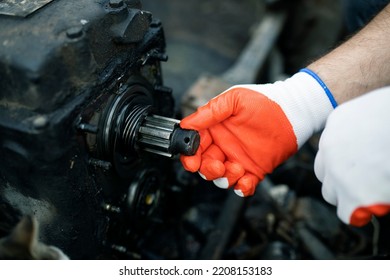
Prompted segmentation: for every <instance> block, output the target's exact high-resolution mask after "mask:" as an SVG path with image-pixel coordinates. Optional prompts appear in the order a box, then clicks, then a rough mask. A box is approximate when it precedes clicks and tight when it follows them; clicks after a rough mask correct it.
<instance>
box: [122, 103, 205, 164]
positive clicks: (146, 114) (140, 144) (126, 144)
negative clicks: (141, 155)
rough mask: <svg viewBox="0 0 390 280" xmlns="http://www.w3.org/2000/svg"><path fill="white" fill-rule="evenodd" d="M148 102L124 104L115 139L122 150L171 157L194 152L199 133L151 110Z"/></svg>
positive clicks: (124, 152)
mask: <svg viewBox="0 0 390 280" xmlns="http://www.w3.org/2000/svg"><path fill="white" fill-rule="evenodd" d="M151 111H152V107H151V106H141V105H137V106H134V107H132V108H126V110H123V111H122V113H121V116H119V120H120V121H119V122H118V124H119V125H118V127H117V129H116V135H117V136H116V141H115V143H117V144H118V145H119V147H122V148H121V149H120V150H121V151H123V154H125V155H126V154H130V153H132V151H140V150H141V151H147V152H150V153H154V154H158V155H162V156H166V157H173V156H174V155H176V154H183V155H194V154H195V153H196V151H197V149H198V147H199V142H200V137H199V133H198V132H197V131H195V130H187V129H182V128H180V126H179V123H180V121H179V120H176V119H171V118H167V117H162V116H158V115H154V114H152V113H151Z"/></svg>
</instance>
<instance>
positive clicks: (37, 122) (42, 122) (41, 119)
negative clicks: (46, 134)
mask: <svg viewBox="0 0 390 280" xmlns="http://www.w3.org/2000/svg"><path fill="white" fill-rule="evenodd" d="M48 122H49V120H48V119H47V117H45V116H38V117H36V118H35V119H34V120H33V123H32V124H33V126H34V128H35V129H42V128H44V127H46V126H47V124H48Z"/></svg>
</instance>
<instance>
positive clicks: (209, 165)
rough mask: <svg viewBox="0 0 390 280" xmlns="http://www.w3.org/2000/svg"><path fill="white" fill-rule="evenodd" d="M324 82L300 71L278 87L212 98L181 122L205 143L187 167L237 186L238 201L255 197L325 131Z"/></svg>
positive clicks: (243, 88)
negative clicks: (273, 175)
mask: <svg viewBox="0 0 390 280" xmlns="http://www.w3.org/2000/svg"><path fill="white" fill-rule="evenodd" d="M306 71H308V70H306ZM321 83H322V82H321V81H320V80H319V78H318V77H317V76H316V75H315V74H314V73H312V72H311V71H308V72H299V73H297V74H295V75H294V76H293V77H291V78H290V79H287V80H286V81H283V82H276V83H274V84H266V85H240V86H235V87H232V88H230V89H228V90H227V91H225V92H223V93H222V94H220V95H219V96H217V97H215V98H213V99H212V100H210V101H209V103H207V104H206V105H204V106H202V107H200V108H198V110H197V112H195V113H194V114H192V115H190V116H188V117H186V118H184V119H183V120H182V121H181V124H180V125H181V127H182V128H185V129H195V130H198V131H199V133H200V138H201V142H200V147H199V149H198V151H197V153H196V154H195V155H194V156H182V157H181V161H182V164H183V166H184V168H185V169H186V170H188V171H191V172H196V171H199V173H200V174H201V176H202V177H203V178H205V179H207V180H213V181H214V183H215V184H216V185H217V186H219V187H221V188H228V187H231V186H235V187H234V190H235V192H236V194H237V195H239V196H248V195H252V194H253V193H254V192H255V187H256V185H257V184H258V183H259V181H260V180H262V179H263V178H264V176H265V175H266V174H267V173H270V172H272V171H273V169H274V168H275V167H276V166H278V165H279V164H281V163H282V162H283V161H285V160H286V159H287V158H288V157H289V156H291V155H292V154H294V153H295V152H296V151H297V149H298V148H299V147H300V146H301V145H303V143H304V142H305V141H306V140H307V139H308V138H309V137H310V136H311V135H312V134H313V133H314V132H316V131H319V130H320V129H322V128H323V126H324V124H325V121H326V118H327V117H328V115H329V114H330V112H331V111H332V110H333V106H332V104H331V102H330V98H332V96H331V94H330V92H329V90H328V89H327V88H326V86H325V85H324V84H323V83H322V84H321ZM328 94H329V95H330V97H328ZM333 101H334V100H333Z"/></svg>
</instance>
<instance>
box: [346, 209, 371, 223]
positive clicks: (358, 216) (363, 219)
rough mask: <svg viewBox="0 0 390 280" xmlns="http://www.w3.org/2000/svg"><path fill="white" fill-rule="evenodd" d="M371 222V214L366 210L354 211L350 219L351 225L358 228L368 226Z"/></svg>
mask: <svg viewBox="0 0 390 280" xmlns="http://www.w3.org/2000/svg"><path fill="white" fill-rule="evenodd" d="M370 220H371V213H370V211H368V210H367V209H366V208H358V209H355V211H353V213H352V215H351V219H350V221H349V222H350V224H351V225H353V226H357V227H362V226H364V225H366V224H368V223H369V222H370Z"/></svg>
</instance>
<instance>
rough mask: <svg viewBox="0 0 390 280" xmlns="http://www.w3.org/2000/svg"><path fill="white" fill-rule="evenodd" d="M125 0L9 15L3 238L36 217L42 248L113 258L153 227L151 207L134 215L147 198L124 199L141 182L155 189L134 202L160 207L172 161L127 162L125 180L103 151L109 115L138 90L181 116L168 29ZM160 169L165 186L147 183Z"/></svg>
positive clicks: (0, 190) (1, 141)
mask: <svg viewBox="0 0 390 280" xmlns="http://www.w3.org/2000/svg"><path fill="white" fill-rule="evenodd" d="M27 2H28V1H27ZM123 3H124V4H123V5H122V6H121V7H120V8H115V7H111V6H109V5H108V1H94V0H66V1H53V2H52V3H50V4H49V5H46V6H44V7H42V8H41V9H40V10H39V11H38V12H36V13H33V14H31V15H30V16H28V17H25V18H21V17H12V16H5V15H0V26H1V28H0V135H1V137H0V158H1V159H2V160H1V163H0V206H1V209H2V211H1V212H0V234H3V233H4V232H5V231H6V230H7V229H9V228H10V226H12V224H14V223H15V222H16V221H17V219H18V217H20V216H21V215H26V214H31V213H34V215H35V216H36V217H37V219H38V221H39V223H40V233H41V238H42V241H43V242H45V243H48V244H51V245H55V246H57V247H59V248H61V249H62V250H64V251H65V253H66V254H68V255H69V256H70V257H71V258H75V259H84V258H97V257H98V256H100V257H103V258H108V257H112V252H111V251H110V249H107V251H105V250H106V249H105V248H106V246H107V247H108V248H110V246H111V245H112V244H119V245H121V246H127V247H131V237H132V236H134V235H135V234H134V232H133V230H134V231H135V228H136V227H138V228H139V227H140V225H141V224H145V223H146V222H147V221H148V219H147V216H148V215H149V214H150V211H146V212H145V211H138V210H137V211H134V212H131V211H127V210H126V209H130V208H131V209H132V207H133V206H134V207H136V208H137V206H136V205H139V206H140V207H141V208H142V207H144V204H142V201H134V200H132V201H133V202H132V203H134V205H127V204H126V202H125V201H124V198H125V197H126V195H127V193H128V191H129V188H131V186H132V185H134V184H136V185H137V186H138V187H139V188H140V189H145V191H146V193H145V192H142V194H141V195H140V196H135V197H136V198H137V199H138V198H139V199H141V200H144V201H146V203H147V205H149V206H152V205H154V203H152V202H153V201H154V200H153V199H152V198H153V194H154V193H157V192H159V191H160V188H164V186H165V184H166V181H165V178H166V177H165V176H166V175H165V174H167V173H168V171H167V170H169V169H170V164H167V163H166V162H163V161H162V160H160V159H156V160H153V161H149V162H148V164H146V163H145V161H147V160H145V161H143V160H141V159H139V160H135V161H133V162H132V165H131V168H129V166H127V165H126V162H121V164H123V165H124V167H123V169H124V170H125V171H123V173H124V174H125V176H124V177H125V178H123V177H121V176H119V174H118V172H116V169H115V168H116V166H115V164H116V162H115V161H114V160H113V159H112V158H111V159H106V158H104V157H99V153H98V151H97V148H98V147H97V140H96V139H97V134H98V133H100V131H101V130H102V127H101V126H99V119H100V118H101V115H102V112H103V111H104V110H105V108H107V107H108V108H110V106H111V103H110V101H111V100H113V99H115V97H116V96H120V95H126V92H127V91H128V90H129V89H131V88H132V87H133V86H135V85H142V86H143V87H144V88H147V91H148V93H146V94H147V95H148V97H147V100H149V101H148V102H149V103H153V105H154V108H155V110H156V113H157V114H161V115H165V116H169V117H171V116H172V112H173V109H172V108H173V107H172V97H171V91H169V90H166V89H165V88H164V87H163V85H162V78H161V71H160V64H159V60H160V57H163V56H164V49H165V41H164V35H163V31H162V26H161V24H158V23H156V24H154V23H153V18H152V17H151V14H150V13H147V12H145V13H144V12H142V9H141V5H140V3H139V1H136V0H126V1H124V2H123ZM122 31H123V32H122ZM132 34H134V37H132ZM120 36H123V37H124V38H122V39H123V40H122V39H120ZM129 36H130V37H131V38H130V37H129ZM128 42H130V43H128ZM149 54H157V55H156V56H152V55H149ZM154 88H156V90H154ZM136 91H139V90H137V87H136ZM133 93H134V92H130V93H129V94H128V95H127V96H130V95H132V94H133ZM113 167H115V168H113ZM151 170H158V171H156V172H153V174H157V175H154V176H155V177H158V181H156V183H154V182H151V181H148V180H142V178H140V176H141V177H142V174H150V173H149V172H150V171H151ZM20 174H23V176H20ZM133 183H134V184H133ZM148 186H151V188H148ZM155 188H157V190H156V189H155ZM147 189H150V191H151V192H152V193H147ZM145 197H146V200H145ZM154 197H156V195H154ZM155 201H157V200H155ZM104 205H111V207H108V208H109V210H112V209H120V213H117V215H118V216H115V217H111V216H110V215H111V214H110V213H111V212H110V211H108V210H107V207H104ZM156 205H157V204H156ZM5 210H7V211H5ZM125 210H126V211H125ZM130 212H131V213H130ZM136 213H138V214H139V215H141V216H142V217H138V218H139V219H137V223H136V224H135V223H132V224H130V223H129V222H128V220H129V217H130V216H131V217H135V216H137V215H138V214H136ZM134 214H136V215H134ZM121 219H123V220H124V221H127V222H123V223H121V226H120V229H118V228H116V227H115V226H116V225H117V224H118V221H119V220H121ZM149 226H150V225H149ZM129 232H131V233H129Z"/></svg>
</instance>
